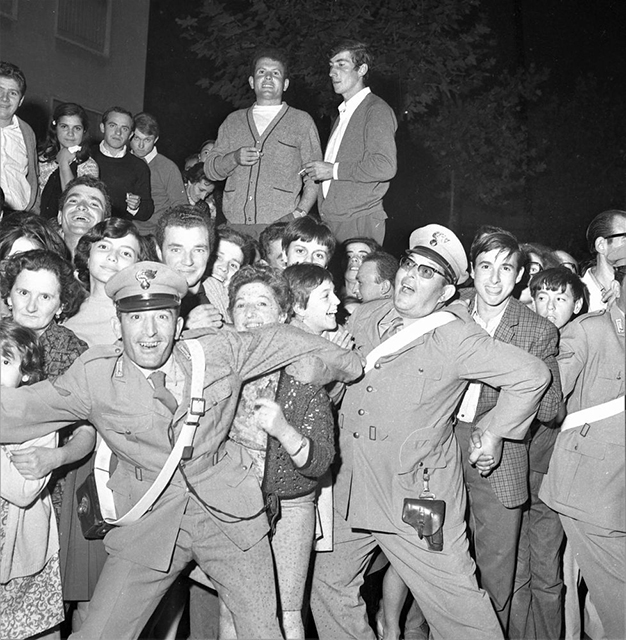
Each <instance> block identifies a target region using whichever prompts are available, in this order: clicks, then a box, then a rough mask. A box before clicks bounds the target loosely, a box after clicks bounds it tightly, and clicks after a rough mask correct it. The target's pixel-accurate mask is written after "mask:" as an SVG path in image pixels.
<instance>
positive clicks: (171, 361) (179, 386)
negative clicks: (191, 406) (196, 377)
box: [131, 353, 185, 405]
mask: <svg viewBox="0 0 626 640" xmlns="http://www.w3.org/2000/svg"><path fill="white" fill-rule="evenodd" d="M131 362H132V361H131ZM133 364H134V365H135V366H136V367H137V369H139V371H141V373H143V375H144V376H145V377H146V379H147V380H148V382H149V383H150V385H151V386H154V385H153V384H152V380H150V374H152V373H154V372H155V371H162V372H163V373H164V374H165V387H166V388H167V389H168V391H170V392H171V393H172V395H173V396H174V398H176V402H178V404H179V405H180V403H181V402H182V400H183V391H184V389H185V372H184V371H183V370H182V369H181V367H180V365H179V364H178V363H177V362H176V358H174V354H173V353H172V355H170V357H169V358H168V359H167V361H166V362H165V363H164V364H162V365H161V366H160V367H159V368H158V369H144V368H143V367H140V366H139V365H138V364H137V363H135V362H133Z"/></svg>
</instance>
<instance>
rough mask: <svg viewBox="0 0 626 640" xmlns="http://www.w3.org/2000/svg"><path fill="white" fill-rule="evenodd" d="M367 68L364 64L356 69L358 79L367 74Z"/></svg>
mask: <svg viewBox="0 0 626 640" xmlns="http://www.w3.org/2000/svg"><path fill="white" fill-rule="evenodd" d="M368 70H369V67H368V66H367V65H366V64H362V65H361V66H360V67H359V68H358V69H357V73H358V74H359V77H361V78H362V77H363V76H365V74H366V73H367V72H368Z"/></svg>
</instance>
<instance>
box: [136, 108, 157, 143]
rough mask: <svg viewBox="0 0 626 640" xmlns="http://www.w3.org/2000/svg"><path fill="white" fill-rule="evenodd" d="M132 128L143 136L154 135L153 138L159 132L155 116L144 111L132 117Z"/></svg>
mask: <svg viewBox="0 0 626 640" xmlns="http://www.w3.org/2000/svg"><path fill="white" fill-rule="evenodd" d="M133 130H134V131H140V132H141V133H143V134H144V135H145V136H154V137H155V138H158V137H159V134H160V129H159V123H158V122H157V120H156V118H155V117H154V116H153V115H152V114H150V113H146V112H145V111H144V112H142V113H138V114H137V115H136V116H135V117H134V118H133Z"/></svg>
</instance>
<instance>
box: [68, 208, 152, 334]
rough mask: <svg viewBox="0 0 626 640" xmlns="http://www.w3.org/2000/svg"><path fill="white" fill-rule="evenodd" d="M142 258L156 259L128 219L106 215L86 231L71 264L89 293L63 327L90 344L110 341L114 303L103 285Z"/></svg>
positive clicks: (149, 243) (150, 244)
mask: <svg viewBox="0 0 626 640" xmlns="http://www.w3.org/2000/svg"><path fill="white" fill-rule="evenodd" d="M141 260H154V261H157V256H156V252H155V250H154V246H153V244H152V243H151V242H150V241H149V240H148V239H146V238H144V237H143V236H141V235H140V233H139V231H138V230H137V227H136V226H135V225H134V223H133V222H131V221H130V220H124V219H122V218H108V219H107V220H103V221H102V222H99V223H98V224H96V225H95V226H93V227H92V228H91V229H90V230H89V231H87V233H85V235H84V236H82V237H81V239H80V240H79V241H78V244H77V245H76V253H75V255H74V266H75V267H76V274H77V276H78V278H79V280H80V281H81V282H82V283H83V285H84V286H85V288H86V289H87V291H88V292H89V296H88V297H87V299H86V300H85V301H84V302H83V303H82V305H81V307H80V310H79V311H78V313H77V314H76V315H75V316H73V317H72V318H70V319H69V320H68V321H67V322H66V323H65V326H66V327H69V328H70V329H71V330H72V331H73V332H74V333H75V334H76V335H77V336H78V337H79V338H81V339H82V340H84V341H85V342H86V343H87V344H88V345H89V346H93V345H95V344H113V343H114V342H115V341H116V340H117V337H116V335H115V333H114V332H113V327H112V325H111V320H112V318H114V317H115V305H114V304H113V301H112V300H111V298H109V296H107V294H106V292H105V290H104V287H105V286H106V283H107V282H108V281H109V280H110V279H111V278H112V277H113V276H114V275H115V274H116V273H117V272H118V271H121V270H122V269H124V268H125V267H129V266H130V265H132V264H135V262H140V261H141Z"/></svg>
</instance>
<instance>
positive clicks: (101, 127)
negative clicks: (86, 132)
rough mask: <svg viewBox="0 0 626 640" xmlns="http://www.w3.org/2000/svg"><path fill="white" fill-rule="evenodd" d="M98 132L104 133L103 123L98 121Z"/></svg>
mask: <svg viewBox="0 0 626 640" xmlns="http://www.w3.org/2000/svg"><path fill="white" fill-rule="evenodd" d="M100 133H104V123H103V122H101V123H100Z"/></svg>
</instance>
